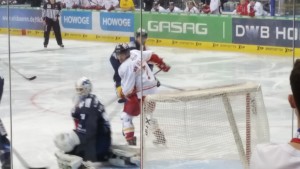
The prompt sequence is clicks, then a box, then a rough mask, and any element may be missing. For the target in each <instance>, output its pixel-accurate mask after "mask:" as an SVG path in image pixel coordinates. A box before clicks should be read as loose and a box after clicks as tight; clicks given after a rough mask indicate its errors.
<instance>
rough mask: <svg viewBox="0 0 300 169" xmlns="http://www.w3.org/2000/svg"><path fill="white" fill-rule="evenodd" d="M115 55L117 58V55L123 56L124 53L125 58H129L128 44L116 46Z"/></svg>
mask: <svg viewBox="0 0 300 169" xmlns="http://www.w3.org/2000/svg"><path fill="white" fill-rule="evenodd" d="M115 53H116V55H117V56H118V55H119V54H123V53H125V54H126V56H130V49H129V46H128V44H126V43H120V44H118V45H117V46H116V48H115Z"/></svg>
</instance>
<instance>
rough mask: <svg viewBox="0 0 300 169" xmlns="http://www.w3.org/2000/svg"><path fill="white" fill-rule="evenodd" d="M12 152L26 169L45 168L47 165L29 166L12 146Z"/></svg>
mask: <svg viewBox="0 0 300 169" xmlns="http://www.w3.org/2000/svg"><path fill="white" fill-rule="evenodd" d="M12 150H13V152H14V154H15V155H16V156H17V158H18V159H19V161H20V162H21V164H22V165H23V166H24V167H25V168H27V169H47V167H31V166H29V165H28V163H27V162H26V161H25V160H24V158H23V157H22V156H21V155H20V154H19V153H18V152H17V150H15V149H14V148H12Z"/></svg>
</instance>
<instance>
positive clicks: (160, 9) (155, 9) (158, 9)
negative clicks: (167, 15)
mask: <svg viewBox="0 0 300 169" xmlns="http://www.w3.org/2000/svg"><path fill="white" fill-rule="evenodd" d="M151 12H166V9H165V8H163V7H162V6H160V4H159V3H158V2H154V4H153V8H152V9H151Z"/></svg>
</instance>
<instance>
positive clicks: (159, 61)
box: [149, 53, 171, 72]
mask: <svg viewBox="0 0 300 169" xmlns="http://www.w3.org/2000/svg"><path fill="white" fill-rule="evenodd" d="M149 61H150V62H153V63H155V64H156V65H157V67H158V68H159V69H161V70H162V71H164V72H168V71H169V70H170V68H171V67H170V66H169V65H167V64H166V63H165V62H164V61H163V59H162V58H160V57H159V56H158V55H157V54H155V53H153V54H152V56H151V58H150V60H149Z"/></svg>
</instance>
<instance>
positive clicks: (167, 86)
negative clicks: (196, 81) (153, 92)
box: [160, 84, 185, 91]
mask: <svg viewBox="0 0 300 169" xmlns="http://www.w3.org/2000/svg"><path fill="white" fill-rule="evenodd" d="M160 85H161V86H163V87H166V88H170V89H175V90H179V91H185V90H184V89H181V88H178V87H174V86H170V85H166V84H160Z"/></svg>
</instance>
